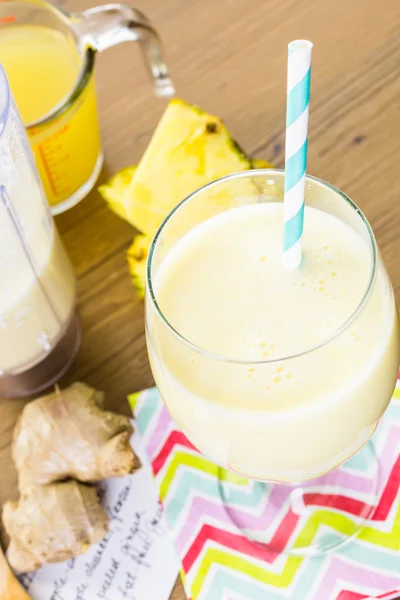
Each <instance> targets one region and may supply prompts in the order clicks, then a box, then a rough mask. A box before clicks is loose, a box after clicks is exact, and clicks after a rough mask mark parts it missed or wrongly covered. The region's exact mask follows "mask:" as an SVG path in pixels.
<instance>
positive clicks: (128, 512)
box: [20, 432, 180, 600]
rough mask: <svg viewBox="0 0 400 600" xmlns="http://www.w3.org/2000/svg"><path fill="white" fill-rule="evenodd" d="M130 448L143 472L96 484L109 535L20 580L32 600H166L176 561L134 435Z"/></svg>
mask: <svg viewBox="0 0 400 600" xmlns="http://www.w3.org/2000/svg"><path fill="white" fill-rule="evenodd" d="M132 446H133V448H134V450H135V452H136V453H137V454H138V455H139V457H140V459H141V461H142V465H143V466H142V468H141V469H140V470H139V471H137V473H135V474H134V475H131V476H128V477H123V478H121V479H108V480H107V481H104V482H103V483H102V484H100V493H101V496H102V499H103V504H104V506H105V507H106V509H107V511H108V513H109V515H110V518H111V521H110V530H109V533H108V535H107V536H106V537H105V538H104V540H103V541H102V542H100V543H99V544H97V545H95V546H93V547H92V548H90V549H89V550H88V551H87V552H86V553H85V554H83V555H81V556H79V557H78V558H75V559H72V560H69V561H67V562H64V563H58V564H54V565H47V566H46V567H43V568H42V569H40V570H39V571H36V572H35V573H29V574H26V575H22V576H20V581H21V583H22V584H23V585H24V586H25V588H26V589H27V590H28V592H29V594H30V595H31V596H32V598H33V600H168V598H169V596H170V593H171V590H172V588H173V585H174V583H175V580H176V578H177V575H178V573H179V567H180V565H179V559H178V557H177V555H176V553H175V550H174V547H173V542H172V536H171V534H170V533H169V531H168V529H167V525H166V522H165V519H164V516H163V514H162V512H161V506H160V504H159V501H158V492H157V489H156V486H155V483H154V481H153V477H152V473H151V467H150V465H149V464H148V462H147V459H146V457H145V453H144V451H143V449H142V446H141V442H140V437H139V434H138V433H137V432H135V434H134V435H133V438H132Z"/></svg>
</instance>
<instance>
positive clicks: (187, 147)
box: [124, 99, 252, 236]
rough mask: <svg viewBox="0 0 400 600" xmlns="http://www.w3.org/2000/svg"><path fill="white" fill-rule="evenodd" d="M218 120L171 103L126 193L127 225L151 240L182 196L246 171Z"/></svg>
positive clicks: (242, 157)
mask: <svg viewBox="0 0 400 600" xmlns="http://www.w3.org/2000/svg"><path fill="white" fill-rule="evenodd" d="M251 166H252V164H251V159H250V158H248V157H247V156H246V155H245V154H244V152H243V151H242V150H241V149H240V147H239V146H238V144H237V143H236V142H235V141H234V140H233V138H232V137H231V135H230V134H229V132H228V130H227V128H226V127H225V125H224V124H223V123H222V121H221V119H220V118H219V117H214V116H212V115H209V114H208V113H206V112H203V111H201V110H200V109H198V108H196V107H194V106H192V105H190V104H187V103H186V102H183V101H182V100H177V99H174V100H171V102H170V103H169V105H168V107H167V109H166V111H165V113H164V115H163V117H162V118H161V120H160V122H159V124H158V127H157V129H156V131H155V132H154V135H153V137H152V139H151V141H150V144H149V146H148V147H147V150H146V152H145V153H144V155H143V158H142V160H141V161H140V164H139V165H138V168H137V170H136V172H135V175H134V177H133V178H132V180H131V183H130V184H129V187H128V188H127V189H126V191H125V197H124V207H125V212H126V215H127V218H128V220H129V222H130V223H132V224H133V225H135V227H136V228H137V229H139V230H140V231H142V232H143V233H145V234H147V235H149V236H153V235H154V234H155V232H156V231H157V228H158V227H159V225H160V224H161V222H162V221H163V219H164V218H165V217H166V215H167V214H168V213H169V212H170V211H171V210H172V209H173V208H174V207H175V206H176V205H177V204H178V203H179V202H180V201H181V200H183V199H184V198H185V197H186V196H187V195H189V194H190V193H191V192H193V191H195V190H196V189H198V188H199V187H201V186H203V185H205V184H206V183H209V182H210V181H213V180H214V179H218V178H219V177H222V176H223V175H228V174H229V173H234V172H236V171H243V170H246V169H250V168H251Z"/></svg>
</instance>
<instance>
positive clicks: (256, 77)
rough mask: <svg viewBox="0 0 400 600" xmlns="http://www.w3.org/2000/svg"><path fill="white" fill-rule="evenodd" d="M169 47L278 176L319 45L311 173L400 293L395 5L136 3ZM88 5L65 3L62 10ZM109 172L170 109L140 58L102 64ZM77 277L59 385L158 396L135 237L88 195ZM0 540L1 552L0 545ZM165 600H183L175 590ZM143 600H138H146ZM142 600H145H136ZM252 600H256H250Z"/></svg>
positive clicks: (134, 153) (201, 97)
mask: <svg viewBox="0 0 400 600" xmlns="http://www.w3.org/2000/svg"><path fill="white" fill-rule="evenodd" d="M137 2H138V4H137V8H140V9H142V10H143V11H145V12H146V13H147V15H148V16H149V17H150V19H151V20H152V21H153V23H154V25H155V26H156V27H157V29H158V30H159V33H160V35H161V36H162V38H163V41H164V45H165V49H166V56H167V59H168V64H169V67H170V70H171V74H172V75H173V78H174V81H175V84H176V88H177V91H178V95H179V96H180V97H182V98H184V99H186V100H188V101H190V102H193V103H197V104H199V105H200V106H201V107H203V108H204V109H206V110H208V111H209V112H212V113H215V114H218V115H221V116H222V117H223V118H224V120H225V122H226V123H227V125H228V127H229V128H230V130H231V131H232V133H233V135H234V137H235V138H236V139H237V140H238V141H239V142H240V144H241V145H242V146H243V147H244V148H245V150H246V151H247V152H249V153H250V154H251V155H255V156H257V157H259V158H265V159H268V160H269V161H271V162H273V163H274V164H275V165H277V166H282V165H283V157H284V132H285V85H286V52H287V49H286V45H287V42H289V41H290V40H292V39H295V38H308V39H311V40H312V41H313V42H314V57H313V68H312V89H311V116H310V133H309V159H308V171H309V173H311V174H314V175H317V176H319V177H321V178H322V179H326V180H327V181H329V182H331V183H333V184H335V185H336V186H338V187H339V188H341V189H343V190H344V191H345V192H346V193H347V194H348V195H350V197H351V198H352V199H353V200H355V202H356V203H357V204H358V205H359V206H360V207H361V208H362V210H363V211H364V212H365V213H366V215H367V217H368V218H369V220H370V222H371V223H372V226H373V229H374V231H375V233H376V237H377V239H378V243H379V245H380V248H381V250H382V253H383V255H384V258H385V260H386V264H387V266H388V269H389V271H390V274H391V277H392V281H393V284H394V288H395V290H396V294H397V296H398V295H399V293H400V252H398V249H399V242H398V240H399V239H400V189H399V187H400V186H399V183H398V176H399V172H400V169H399V161H400V105H399V98H400V60H399V57H400V36H399V33H398V32H399V27H400V3H399V0H385V2H384V6H383V4H382V1H381V0H351V1H349V0H280V1H279V2H278V1H277V0H262V1H260V0H137ZM94 4H95V2H94V1H92V0H67V1H66V2H64V6H65V7H66V8H67V9H70V10H82V9H84V8H88V7H89V6H93V5H94ZM97 87H98V97H99V110H100V118H101V129H102V135H103V143H104V150H105V157H106V159H105V167H104V169H103V172H102V174H101V178H100V181H104V180H106V179H107V178H108V177H109V176H110V175H112V174H113V173H115V172H116V171H117V170H118V169H121V168H122V167H125V166H127V165H131V164H135V163H137V162H138V161H139V160H140V157H141V155H142V153H143V151H144V149H145V148H146V145H147V143H148V141H149V140H150V137H151V135H152V132H153V130H154V127H155V126H156V124H157V122H158V119H159V117H160V115H161V114H162V112H163V110H164V108H165V102H164V101H162V100H159V99H157V98H155V97H153V95H152V88H151V85H150V83H149V81H148V79H147V74H146V71H145V68H144V66H143V63H142V60H141V55H140V51H139V48H138V47H136V46H135V45H133V44H124V45H121V46H119V47H118V48H114V49H111V50H109V51H107V52H105V53H104V54H102V55H101V56H98V57H97ZM56 221H57V225H58V227H59V230H60V232H61V234H62V237H63V239H64V242H65V245H66V247H67V250H68V252H69V255H70V257H71V259H72V262H73V264H74V266H75V269H76V272H77V277H78V288H79V309H80V314H81V318H82V323H83V330H84V336H83V344H82V349H81V351H80V354H79V357H78V359H77V361H76V364H75V365H74V366H73V368H72V369H71V371H70V372H69V373H68V375H67V377H65V379H64V381H63V382H62V383H63V384H67V383H68V382H70V381H73V380H76V379H81V380H84V381H87V382H88V383H90V384H92V385H94V386H96V387H97V388H99V389H102V390H104V391H105V392H106V395H107V404H108V407H110V408H113V409H115V410H117V411H121V412H123V413H125V414H129V408H128V405H127V402H126V396H127V394H128V393H129V392H133V391H136V390H140V389H142V388H145V387H147V386H149V385H151V384H152V382H153V380H152V375H151V372H150V368H149V364H148V360H147V355H146V346H145V339H144V326H143V302H142V301H141V300H140V299H139V298H138V297H137V295H136V292H135V290H134V289H133V288H132V286H131V282H130V277H129V273H128V267H127V263H126V260H125V253H126V250H127V248H128V246H129V245H130V243H131V240H132V237H133V235H134V230H133V229H132V228H131V227H130V226H129V225H128V224H127V223H125V222H124V221H122V220H120V219H119V218H118V217H116V216H115V215H114V214H112V213H111V212H110V211H109V210H108V209H107V207H106V206H105V204H104V202H103V201H102V200H101V198H100V196H99V195H98V193H97V192H96V190H94V191H93V192H92V193H91V194H90V195H89V196H88V197H87V198H86V199H85V200H84V201H82V202H81V203H80V204H79V205H78V206H76V207H75V208H73V209H72V210H70V211H68V212H67V213H64V214H63V215H61V216H59V217H57V219H56ZM23 404H24V402H23V401H18V400H17V401H15V400H14V401H10V400H0V472H1V479H0V504H2V503H3V502H4V501H5V500H7V499H8V498H14V497H16V495H17V490H16V477H15V472H14V468H13V466H12V462H11V460H10V440H11V434H12V430H13V426H14V423H15V420H16V418H17V416H18V414H19V412H20V410H21V408H22V406H23ZM3 539H4V538H3ZM172 598H173V599H174V600H183V599H184V598H185V595H184V592H183V588H182V586H181V584H180V582H177V584H176V586H175V590H174V592H173V595H172ZM140 600H142V599H140ZM143 600H144V599H143ZM249 600H250V599H249Z"/></svg>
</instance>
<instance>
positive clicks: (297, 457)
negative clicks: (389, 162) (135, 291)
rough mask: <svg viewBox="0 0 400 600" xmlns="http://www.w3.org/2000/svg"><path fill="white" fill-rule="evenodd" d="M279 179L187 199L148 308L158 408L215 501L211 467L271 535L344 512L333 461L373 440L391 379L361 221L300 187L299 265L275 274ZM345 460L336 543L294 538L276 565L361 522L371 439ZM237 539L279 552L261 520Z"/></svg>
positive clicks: (317, 184) (244, 176)
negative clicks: (358, 480) (258, 505)
mask: <svg viewBox="0 0 400 600" xmlns="http://www.w3.org/2000/svg"><path fill="white" fill-rule="evenodd" d="M284 177H285V175H284V172H281V171H276V170H257V171H247V172H243V173H237V174H234V175H231V176H228V177H225V178H223V179H220V180H218V181H216V182H213V183H211V184H209V185H207V186H205V187H203V188H201V189H200V190H198V191H197V192H195V193H193V194H192V195H191V196H189V197H188V198H186V200H184V201H183V202H182V203H181V204H180V205H178V207H177V208H176V209H175V210H174V211H173V212H172V213H171V214H170V215H169V216H168V217H167V218H166V219H165V221H164V223H163V224H162V225H161V227H160V229H159V230H158V232H157V234H156V236H155V239H154V241H153V244H152V246H151V250H150V253H149V259H148V273H147V296H146V326H147V343H148V351H149V356H150V362H151V367H152V371H153V374H154V378H155V381H156V384H157V386H158V389H159V391H160V394H161V396H162V398H163V401H164V402H165V404H166V406H167V408H168V410H169V411H170V413H171V415H172V416H173V418H174V419H175V421H176V422H177V424H178V425H179V427H180V428H181V429H182V431H183V432H184V433H185V434H186V436H187V437H188V438H189V440H190V441H191V442H192V443H193V444H194V445H195V446H196V448H197V449H198V450H200V451H201V452H202V453H203V454H204V455H205V456H206V457H208V458H209V459H210V460H212V461H214V462H215V463H217V464H218V465H219V466H220V467H221V470H220V473H221V478H220V479H221V485H220V490H221V496H222V499H223V500H224V494H225V493H226V490H225V487H224V479H225V478H224V471H223V470H224V469H229V470H231V471H234V472H235V473H238V474H240V475H243V476H244V477H247V478H251V479H253V480H255V481H257V482H263V484H262V485H263V493H264V494H265V496H266V498H268V501H266V503H265V511H266V513H265V514H266V517H268V516H270V522H271V523H272V522H273V519H274V517H275V516H276V514H277V511H284V510H288V511H292V513H293V514H295V515H297V517H298V518H299V519H300V521H301V520H303V521H304V522H305V521H306V520H310V519H311V520H312V519H313V518H315V519H316V520H318V518H319V512H320V511H319V509H320V505H319V504H320V502H316V500H315V498H316V497H317V496H318V498H319V500H320V499H321V497H322V496H321V495H324V494H326V496H323V497H326V498H328V497H329V499H330V500H329V502H330V506H333V507H334V506H336V504H335V503H336V502H337V501H338V499H340V498H343V490H344V489H345V487H346V481H347V479H346V478H348V473H347V472H346V460H347V459H349V457H351V456H352V455H353V454H354V453H356V452H357V451H358V450H359V449H360V448H361V447H362V446H364V444H366V442H368V440H369V439H370V437H371V435H372V434H373V432H374V430H375V428H376V426H377V423H378V421H379V419H380V417H381V416H382V414H383V412H384V410H385V408H386V407H387V405H388V403H389V401H390V398H391V396H392V392H393V389H394V387H395V383H396V377H397V372H398V367H399V328H398V321H397V312H396V307H395V302H394V297H393V291H392V287H391V283H390V280H389V277H388V274H387V272H386V269H385V266H384V264H383V262H382V259H381V257H380V255H379V251H378V249H377V246H376V242H375V238H374V235H373V232H372V230H371V227H370V225H369V223H368V221H367V220H366V218H365V217H364V215H363V214H362V213H361V211H360V210H359V209H358V208H357V206H356V205H355V204H354V203H353V202H352V201H351V200H350V198H348V197H347V196H346V195H345V194H343V193H342V192H341V191H339V190H338V189H336V188H334V187H333V186H331V185H329V184H328V183H325V182H323V181H321V180H319V179H316V178H314V177H310V176H308V177H307V178H306V193H305V199H306V208H305V214H304V233H303V261H302V264H301V266H300V267H299V268H298V269H294V270H288V269H285V268H284V267H283V266H282V235H283V188H284ZM357 458H358V460H359V461H364V462H365V466H366V469H368V472H369V473H370V482H369V484H368V486H367V487H368V490H366V488H365V486H364V488H362V489H360V490H359V491H358V490H357V489H352V490H350V491H349V490H346V494H347V497H354V499H355V500H360V502H359V504H360V506H361V505H362V506H363V507H364V508H361V509H360V511H359V514H358V515H357V518H356V519H353V520H352V521H351V524H349V526H348V528H347V530H346V533H345V534H341V535H336V534H335V535H317V533H315V540H314V542H315V543H314V545H311V549H310V540H309V539H307V540H305V539H302V538H301V536H300V537H299V536H297V537H296V536H295V535H293V536H292V537H291V539H290V540H288V541H287V543H286V544H285V548H284V549H285V551H288V552H291V553H296V554H302V553H303V554H310V553H322V552H326V551H327V550H330V549H331V548H333V547H337V546H338V545H339V544H342V543H344V542H345V541H347V540H348V539H350V538H351V537H352V536H354V535H355V534H356V533H357V531H358V530H359V528H360V527H361V526H362V524H363V521H364V520H365V519H367V518H368V517H369V516H370V515H371V511H373V509H374V502H375V500H376V490H377V485H378V479H379V460H378V457H377V456H376V453H375V450H374V445H373V441H372V440H371V441H370V442H369V443H368V444H366V445H365V447H364V448H363V450H362V451H361V453H360V454H359V457H357ZM260 485H261V484H260ZM366 493H367V496H368V501H365V499H366V496H365V494H366ZM313 498H314V500H315V502H313ZM350 504H351V502H350ZM350 504H347V505H346V506H342V507H341V510H342V511H344V512H345V513H346V511H350V512H351V506H350ZM229 514H231V513H229ZM349 514H350V513H349ZM351 516H352V517H353V516H354V515H353V514H352V515H351ZM231 517H232V519H233V520H235V517H234V515H233V514H231ZM349 523H350V522H349ZM236 525H237V526H239V527H240V528H241V529H242V530H244V531H245V533H246V534H247V535H249V536H250V537H251V538H253V539H254V540H256V541H258V542H263V543H264V544H265V547H266V549H268V550H269V551H271V550H272V551H278V550H279V551H280V550H282V549H283V548H282V547H281V545H280V542H278V543H276V542H274V541H273V539H274V538H273V535H272V532H271V531H270V530H269V529H268V519H267V526H266V527H265V530H264V531H251V532H249V529H250V527H249V528H248V527H247V526H246V524H245V523H236ZM300 529H301V527H300ZM300 529H299V531H300ZM315 531H316V532H317V527H315ZM276 544H277V545H276Z"/></svg>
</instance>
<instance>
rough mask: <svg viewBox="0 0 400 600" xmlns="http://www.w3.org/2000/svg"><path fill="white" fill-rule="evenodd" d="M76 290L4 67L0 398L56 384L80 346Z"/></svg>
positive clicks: (0, 79)
mask: <svg viewBox="0 0 400 600" xmlns="http://www.w3.org/2000/svg"><path fill="white" fill-rule="evenodd" d="M75 305H76V285H75V277H74V273H73V269H72V266H71V263H70V261H69V259H68V257H67V255H66V253H65V250H64V248H63V246H62V243H61V240H60V238H59V236H58V233H57V230H56V228H55V225H54V222H53V219H52V218H51V215H50V211H49V207H48V204H47V202H46V198H45V196H44V193H43V188H42V186H41V183H40V179H39V176H38V173H37V171H36V168H35V164H34V159H33V156H32V152H31V149H30V147H29V142H28V138H27V135H26V132H25V129H24V126H23V124H22V121H21V119H20V117H19V114H18V111H17V109H16V106H15V103H14V100H13V98H12V96H11V93H10V88H9V85H8V82H7V78H6V75H5V72H4V70H3V68H2V67H1V66H0V396H6V397H15V396H25V395H28V394H31V393H34V392H37V391H39V390H41V389H43V388H45V387H47V386H48V385H50V384H51V383H53V382H54V381H56V380H57V379H58V378H59V377H61V375H62V374H63V373H64V372H65V371H66V370H67V368H68V367H69V365H70V364H71V362H72V360H73V359H74V357H75V355H76V353H77V351H78V348H79V344H80V338H81V330H80V325H79V320H78V318H77V316H76V313H75Z"/></svg>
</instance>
